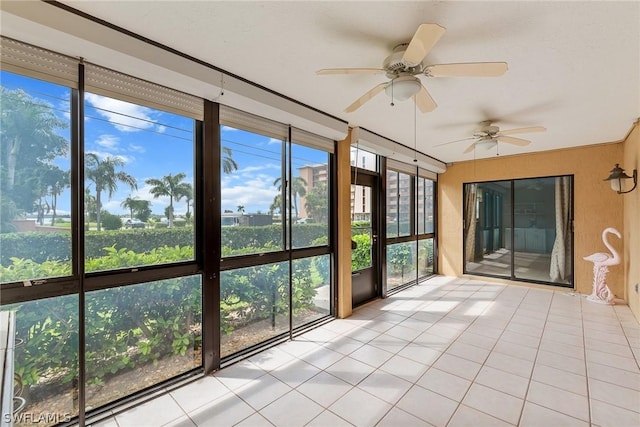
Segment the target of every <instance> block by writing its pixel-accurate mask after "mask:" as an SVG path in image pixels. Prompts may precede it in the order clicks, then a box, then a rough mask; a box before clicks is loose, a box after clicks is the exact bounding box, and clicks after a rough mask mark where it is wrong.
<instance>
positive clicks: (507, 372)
mask: <svg viewBox="0 0 640 427" xmlns="http://www.w3.org/2000/svg"><path fill="white" fill-rule="evenodd" d="M639 360H640V326H639V324H638V322H637V321H636V320H635V318H634V317H633V315H632V313H631V311H630V310H629V308H628V307H627V306H607V305H601V304H597V303H592V302H589V301H587V300H586V299H585V298H584V297H581V296H578V295H571V294H570V293H568V292H566V291H552V290H546V289H537V288H529V287H525V286H507V285H500V284H490V283H486V282H482V281H476V280H467V279H459V278H449V277H436V278H433V279H431V280H428V281H425V282H423V283H422V284H420V285H418V286H414V287H412V288H410V289H407V290H404V291H401V292H399V293H397V294H395V295H393V296H391V297H390V298H388V299H385V300H381V301H375V302H373V303H371V304H369V305H366V306H364V307H362V308H360V309H358V310H356V311H355V312H354V314H353V316H352V317H350V318H349V319H344V320H335V321H332V322H329V323H327V324H325V325H323V326H321V327H320V328H317V329H314V330H312V331H310V332H307V333H306V334H304V335H302V336H299V337H297V338H296V339H295V340H294V341H290V342H286V343H283V344H280V345H278V346H276V347H273V348H271V349H269V350H266V351H264V352H262V353H259V354H257V355H254V356H252V357H250V358H249V359H245V360H244V361H241V362H239V363H236V364H234V365H232V366H229V367H227V368H224V369H222V370H220V371H218V372H216V373H215V374H214V375H212V376H207V377H203V378H201V379H199V380H197V381H195V382H193V383H191V384H188V385H187V386H184V387H182V388H179V389H177V390H174V391H172V392H170V393H168V394H164V395H161V396H159V397H157V398H155V399H154V400H152V401H149V402H147V403H145V404H143V405H141V406H138V407H136V408H134V409H130V410H128V411H126V412H124V413H121V414H118V415H116V416H115V417H113V418H110V419H107V420H104V421H102V422H100V423H99V424H96V425H99V426H100V427H112V426H119V427H125V426H134V427H141V426H151V427H157V426H216V427H222V426H328V427H339V426H393V427H398V426H448V427H458V426H474V427H477V426H513V425H518V426H523V427H524V426H527V427H530V426H540V427H555V426H563V427H564V426H567V427H569V426H589V425H591V426H601V427H604V426H612V427H625V426H629V427H631V426H640V368H639V364H638V361H639Z"/></svg>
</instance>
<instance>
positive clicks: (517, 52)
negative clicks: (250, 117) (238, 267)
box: [3, 0, 640, 162]
mask: <svg viewBox="0 0 640 427" xmlns="http://www.w3.org/2000/svg"><path fill="white" fill-rule="evenodd" d="M62 3H65V4H67V5H69V6H71V7H73V8H76V9H78V10H80V11H83V12H85V13H88V14H89V15H92V16H95V17H97V18H100V19H102V20H105V21H107V22H110V23H112V24H114V25H117V26H120V27H122V28H125V29H127V30H129V31H131V32H134V33H136V34H138V35H141V36H144V37H147V38H149V39H151V40H154V41H156V42H159V43H161V44H163V45H166V46H168V47H170V48H173V49H175V50H177V51H180V52H183V53H185V54H187V55H190V56H192V57H194V58H197V59H199V60H202V61H204V62H206V63H209V64H212V65H214V66H216V67H219V68H221V69H223V70H225V71H227V72H229V73H232V74H235V75H237V76H239V77H242V78H245V79H247V80H250V81H252V82H255V83H257V84H259V85H262V86H264V87H266V88H268V89H271V90H273V91H276V92H278V93H280V94H283V95H286V96H288V97H291V98H293V99H295V100H297V101H300V102H302V103H304V104H306V105H308V106H311V107H313V108H316V109H318V110H321V111H324V112H326V113H329V114H331V115H333V116H336V117H339V118H341V119H343V120H345V121H348V123H349V125H350V126H361V127H364V128H366V129H368V130H370V131H372V132H375V133H378V134H380V135H383V136H385V137H387V138H390V139H392V140H395V141H397V142H400V143H402V144H404V145H407V146H409V147H412V146H413V145H414V142H416V141H417V148H418V150H419V151H421V152H423V153H425V154H428V155H431V156H433V157H435V158H437V159H439V160H442V161H445V162H456V161H462V160H470V159H473V158H474V153H469V154H463V153H462V152H463V150H464V149H465V148H467V146H468V145H469V143H470V142H468V141H465V142H460V143H454V144H449V145H445V146H441V147H435V145H437V144H441V143H444V142H448V141H454V140H459V139H462V138H466V137H470V136H471V135H472V133H473V131H474V129H475V128H477V126H478V123H479V122H481V121H483V120H487V119H493V120H494V121H495V122H496V124H497V125H499V126H500V127H501V129H503V130H507V129H511V128H517V127H526V126H534V125H541V126H545V127H546V128H547V132H545V133H535V134H527V135H523V136H522V137H523V138H526V139H529V140H531V141H532V143H531V144H530V145H529V146H526V147H514V146H511V145H507V144H500V155H511V154H519V153H527V152H535V151H544V150H552V149H557V148H564V147H575V146H580V145H590V144H599V143H607V142H614V141H619V140H621V139H623V138H624V137H625V136H626V134H627V132H628V131H629V129H630V128H631V126H632V124H633V122H634V121H635V120H636V119H638V117H640V2H638V1H626V2H611V1H606V2H593V1H574V2H558V1H550V2H540V1H534V2H520V1H509V2H496V1H486V2H485V1H473V2H458V1H447V2H430V1H420V2H401V1H376V2H363V1H340V2H338V1H287V2H279V1H268V2H232V1H226V2H220V1H156V2H150V1H67V0H64V1H62ZM3 18H4V17H3ZM5 23H7V24H8V21H7V22H4V21H3V25H4V24H5ZM421 23H437V24H439V25H441V26H442V27H444V28H446V33H445V34H444V36H443V37H442V38H441V39H440V41H439V42H438V43H437V44H436V45H435V47H434V48H433V49H432V51H431V52H430V53H429V55H427V58H426V60H425V61H424V62H425V63H426V64H435V63H450V62H482V61H506V62H507V63H508V64H509V71H507V73H506V74H505V75H504V76H501V77H491V78H473V77H456V78H427V77H422V81H423V83H424V84H425V86H426V87H427V89H428V90H429V92H430V93H431V96H432V97H433V99H434V100H435V101H436V103H437V104H438V108H436V109H435V110H434V111H433V112H431V113H426V114H422V113H420V112H419V111H418V113H417V127H416V128H414V111H415V110H414V105H413V103H412V101H411V100H409V101H406V102H402V103H400V102H396V105H395V106H394V107H392V106H390V105H389V103H390V100H389V98H388V97H387V96H386V95H385V94H384V92H383V93H381V94H379V95H377V96H376V97H375V98H373V99H372V100H371V101H369V102H368V103H367V104H365V105H364V106H363V107H361V108H360V109H359V110H357V111H356V112H355V113H351V114H347V113H344V112H343V110H344V108H345V107H346V106H348V105H349V104H351V103H352V102H353V101H354V100H355V99H357V98H358V97H360V96H361V95H362V94H364V93H365V92H366V91H368V90H369V89H371V88H372V87H373V86H375V85H376V84H378V83H381V82H383V81H386V77H385V76H384V75H357V76H353V75H335V76H318V75H316V74H315V71H316V70H319V69H322V68H335V67H365V68H380V67H381V65H382V61H383V59H384V58H385V57H386V56H387V55H388V54H389V53H390V52H391V49H392V48H393V47H394V46H395V45H397V44H398V43H401V42H406V41H409V40H410V39H411V37H412V36H413V34H414V32H415V30H416V29H417V27H418V25H420V24H421ZM7 28H9V27H7ZM20 28H22V30H20ZM24 28H26V27H25V26H18V27H14V28H13V30H11V31H9V32H10V34H9V35H11V36H14V37H16V36H18V34H16V32H20V31H23V32H25V31H26V30H24ZM25 41H30V40H25ZM43 41H44V40H43ZM45 47H46V46H45ZM114 49H115V50H117V47H115V48H114ZM76 55H77V53H76ZM108 55H109V53H106V54H104V56H103V58H102V62H103V63H104V65H107V66H108V65H110V64H109V60H108V59H109V58H107V56H108ZM115 57H116V55H115V54H114V58H115ZM123 71H124V70H123ZM140 77H143V78H144V77H147V78H150V79H151V77H152V76H140ZM176 86H178V88H180V87H179V86H180V85H179V84H178V82H176ZM201 95H204V94H201ZM209 95H210V94H209ZM515 136H518V135H515ZM414 137H416V139H414ZM495 154H496V151H495V149H493V150H490V151H487V150H483V149H479V150H477V152H476V153H475V157H476V158H482V157H491V156H495Z"/></svg>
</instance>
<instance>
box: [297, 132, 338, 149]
mask: <svg viewBox="0 0 640 427" xmlns="http://www.w3.org/2000/svg"><path fill="white" fill-rule="evenodd" d="M291 141H292V142H294V143H296V144H301V145H305V146H307V147H311V148H316V149H318V150H322V151H326V152H328V153H333V151H334V141H333V140H332V139H329V138H325V137H324V136H319V135H316V134H314V133H310V132H306V131H304V130H300V129H297V128H291Z"/></svg>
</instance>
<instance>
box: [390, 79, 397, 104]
mask: <svg viewBox="0 0 640 427" xmlns="http://www.w3.org/2000/svg"><path fill="white" fill-rule="evenodd" d="M394 80H395V79H394ZM394 105H396V104H394V103H393V80H391V106H392V107H393V106H394Z"/></svg>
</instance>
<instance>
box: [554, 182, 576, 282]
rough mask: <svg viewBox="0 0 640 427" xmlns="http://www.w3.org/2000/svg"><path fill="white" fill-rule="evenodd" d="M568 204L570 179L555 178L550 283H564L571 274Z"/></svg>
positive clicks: (569, 199)
mask: <svg viewBox="0 0 640 427" xmlns="http://www.w3.org/2000/svg"><path fill="white" fill-rule="evenodd" d="M570 202H571V181H570V177H568V176H563V177H559V178H556V210H555V214H556V240H555V241H554V242H553V250H552V251H551V267H550V268H549V277H550V278H551V281H552V282H565V281H567V280H568V278H569V275H570V274H571V229H570V227H571V218H570V211H569V210H570Z"/></svg>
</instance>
